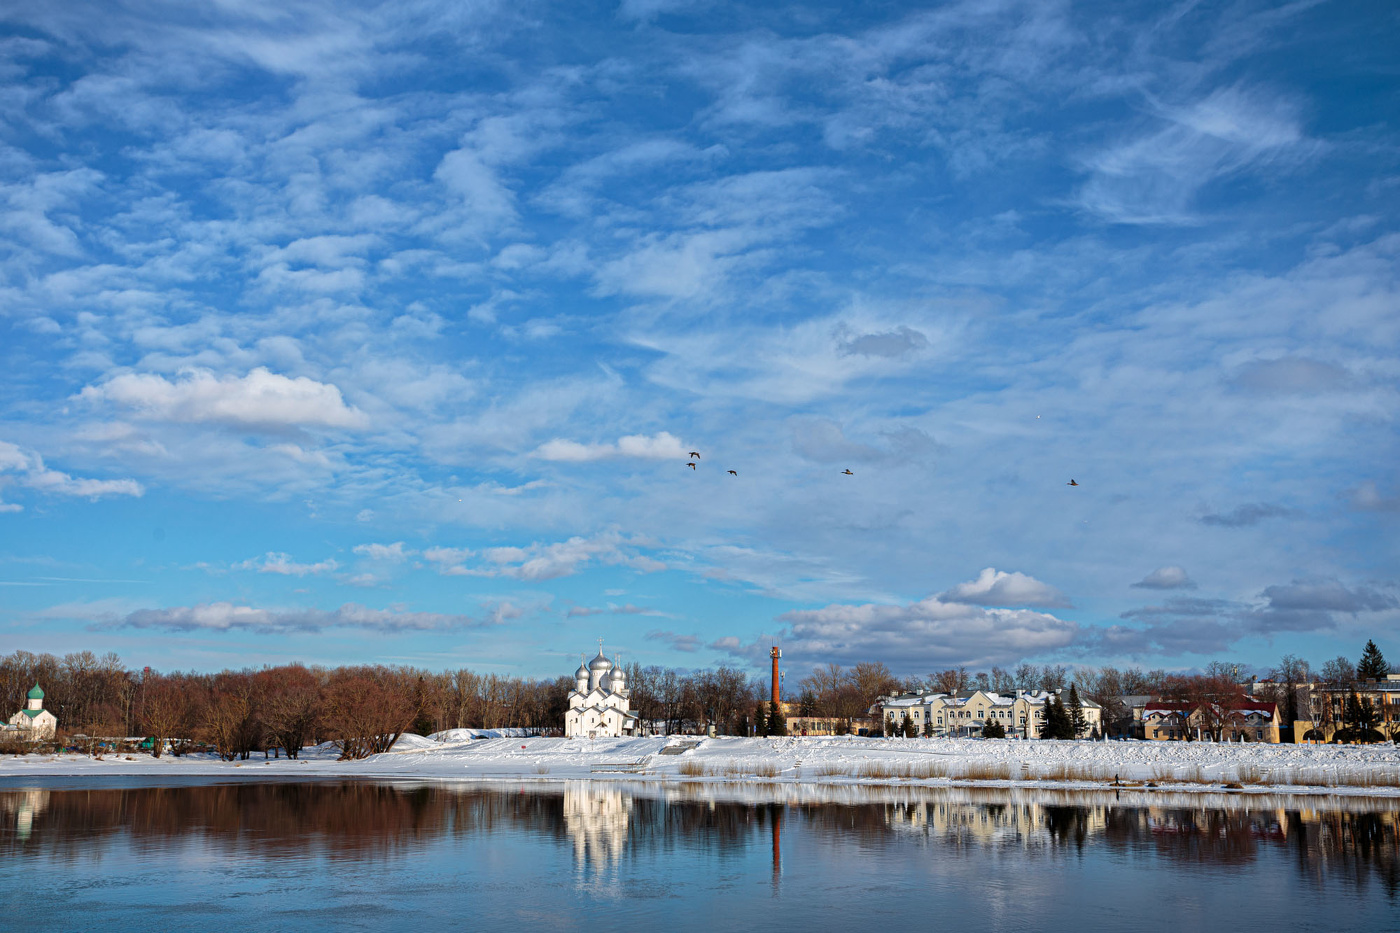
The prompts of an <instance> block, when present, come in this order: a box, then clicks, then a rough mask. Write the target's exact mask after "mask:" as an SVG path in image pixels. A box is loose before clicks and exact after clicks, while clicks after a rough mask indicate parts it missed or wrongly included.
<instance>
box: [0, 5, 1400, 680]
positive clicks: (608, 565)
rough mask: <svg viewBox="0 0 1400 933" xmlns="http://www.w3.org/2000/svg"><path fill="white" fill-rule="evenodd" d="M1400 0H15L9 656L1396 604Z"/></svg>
mask: <svg viewBox="0 0 1400 933" xmlns="http://www.w3.org/2000/svg"><path fill="white" fill-rule="evenodd" d="M1398 17H1400V14H1397V13H1396V11H1395V9H1394V7H1393V6H1391V5H1389V4H1380V3H1376V4H1343V3H1309V2H1301V3H1292V4H1265V3H1181V4H1177V5H1167V4H1160V3H1142V4H1124V3H1108V4H1098V5H1090V4H1070V3H1057V2H1045V0H1035V2H1026V3H1019V2H1012V0H1004V2H961V3H950V4H943V5H933V4H930V5H916V4H889V3H884V4H861V5H841V4H834V3H812V4H802V5H771V6H769V5H764V6H762V8H753V7H752V6H733V5H728V4H723V3H718V2H694V3H691V2H681V0H624V2H622V3H621V4H577V3H559V4H541V3H533V2H529V0H526V2H513V3H500V4H497V3H489V2H484V3H437V2H427V0H409V2H402V0H400V2H395V3H390V4H384V5H371V4H351V3H336V4H330V3H299V2H288V0H278V2H275V3H273V2H266V3H264V2H257V0H249V2H238V3H213V4H204V5H201V6H200V7H199V8H197V9H193V8H191V7H190V5H188V4H183V3H173V2H171V3H155V4H134V3H112V2H102V3H81V2H73V3H64V4H30V5H20V6H15V5H11V6H10V7H9V8H7V9H6V10H4V11H0V34H2V35H3V40H0V41H2V42H3V54H0V69H2V70H0V503H3V504H0V649H3V650H12V649H14V648H27V649H30V650H47V651H55V652H64V651H70V650H76V649H83V648H90V649H93V650H98V651H105V650H115V651H118V652H120V653H121V654H122V656H123V657H124V658H126V659H127V660H128V661H129V662H130V663H138V664H151V665H153V666H157V667H161V668H176V667H178V668H196V669H217V668H222V667H225V666H243V665H260V664H264V663H277V662H282V661H287V660H303V661H307V662H317V663H332V664H334V663H358V662H366V661H384V662H391V663H408V664H415V665H422V666H426V667H430V668H448V667H457V666H469V667H474V668H477V669H481V670H496V671H500V672H504V673H521V674H528V675H554V674H556V673H559V672H561V671H562V672H567V670H570V669H572V666H573V661H572V660H571V659H572V658H573V656H574V655H576V654H577V653H578V652H580V651H585V650H589V649H591V648H592V647H593V646H594V645H595V639H596V638H598V637H600V636H601V637H604V638H606V639H607V644H608V645H609V646H610V647H612V648H616V649H620V650H621V651H622V652H623V654H624V660H638V661H641V662H643V663H654V664H666V665H675V666H681V667H702V666H708V665H712V664H717V663H737V664H742V665H749V664H761V661H760V660H759V659H760V657H761V656H762V655H763V654H766V647H767V645H769V644H770V643H772V642H773V639H779V640H780V641H781V643H782V644H783V646H784V649H785V652H786V656H787V658H788V667H789V669H790V670H793V671H795V672H797V673H799V674H800V673H803V672H804V670H805V669H806V668H807V667H808V666H810V665H811V664H814V663H824V662H826V661H836V662H839V663H842V664H850V663H854V662H856V661H860V660H882V661H885V662H887V663H888V664H890V666H891V667H892V668H893V669H895V670H896V672H898V673H901V674H911V675H917V674H927V673H929V672H930V671H933V670H936V669H941V668H944V667H947V666H950V665H959V664H965V665H967V666H968V667H969V668H971V669H973V670H977V669H986V668H988V667H989V666H990V665H993V664H1001V665H1003V666H1011V665H1014V664H1016V663H1017V662H1020V661H1035V662H1038V663H1046V662H1054V663H1064V664H1071V665H1074V664H1105V663H1112V664H1142V665H1145V666H1152V667H1158V666H1164V667H1169V668H1189V667H1193V666H1197V665H1200V664H1203V663H1204V662H1205V661H1208V660H1210V659H1213V658H1230V659H1239V660H1242V661H1245V662H1248V663H1253V664H1257V665H1260V666H1261V667H1263V666H1267V665H1268V664H1270V663H1272V661H1273V660H1275V659H1276V658H1277V657H1279V656H1280V655H1282V654H1283V653H1285V652H1293V653H1297V654H1301V655H1303V656H1305V657H1309V658H1311V659H1313V660H1314V661H1316V662H1319V663H1320V662H1321V661H1322V660H1324V659H1326V658H1329V657H1332V656H1335V655H1336V654H1337V653H1339V652H1343V653H1347V654H1350V655H1353V656H1354V655H1355V654H1357V652H1358V651H1359V648H1360V646H1361V645H1362V644H1364V641H1365V639H1366V638H1367V637H1371V636H1374V637H1376V638H1377V640H1378V641H1379V642H1380V643H1381V646H1382V648H1386V647H1387V645H1388V642H1387V641H1386V636H1387V634H1388V633H1390V632H1393V631H1394V630H1395V625H1396V623H1397V622H1400V569H1397V568H1400V534H1397V531H1400V469H1397V464H1400V444H1397V440H1396V418H1397V414H1398V413H1400V393H1398V392H1397V382H1398V381H1400V354H1397V350H1398V349H1400V283H1397V269H1398V268H1400V266H1398V265H1397V260H1400V210H1398V209H1397V208H1400V147H1398V146H1397V143H1400V132H1398V131H1397V126H1396V115H1397V113H1400V64H1397V60H1396V57H1395V54H1394V50H1395V49H1396V48H1397V47H1400V18H1398ZM691 450H697V451H699V452H700V453H701V455H702V457H701V460H700V462H699V467H698V469H695V470H693V471H692V470H691V469H688V468H687V467H686V466H685V462H686V459H687V454H688V452H689V451H691ZM847 469H849V470H851V471H852V472H853V474H854V475H851V476H848V475H845V474H844V473H842V472H841V471H843V470H847ZM728 470H735V471H736V472H737V474H738V475H737V476H732V475H730V474H729V473H728V472H727V471H728ZM1071 478H1074V479H1075V480H1077V482H1078V483H1079V484H1080V485H1078V486H1076V487H1070V486H1067V485H1066V483H1067V482H1068V480H1069V479H1071ZM1392 650H1393V652H1395V653H1396V654H1397V655H1400V644H1397V645H1395V646H1394V648H1393V649H1392Z"/></svg>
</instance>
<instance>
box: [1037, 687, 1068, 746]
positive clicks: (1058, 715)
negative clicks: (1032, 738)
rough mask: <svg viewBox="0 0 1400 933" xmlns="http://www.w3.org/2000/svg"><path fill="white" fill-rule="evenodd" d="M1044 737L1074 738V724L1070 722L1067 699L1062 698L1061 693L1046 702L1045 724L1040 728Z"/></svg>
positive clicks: (1041, 735)
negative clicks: (1066, 707)
mask: <svg viewBox="0 0 1400 933" xmlns="http://www.w3.org/2000/svg"><path fill="white" fill-rule="evenodd" d="M1040 737H1041V738H1042V739H1072V738H1074V725H1073V724H1072V723H1071V722H1070V718H1069V710H1067V709H1065V701H1064V700H1062V699H1060V695H1059V694H1055V697H1054V699H1052V700H1049V701H1048V702H1046V704H1045V726H1044V728H1042V729H1041V730H1040Z"/></svg>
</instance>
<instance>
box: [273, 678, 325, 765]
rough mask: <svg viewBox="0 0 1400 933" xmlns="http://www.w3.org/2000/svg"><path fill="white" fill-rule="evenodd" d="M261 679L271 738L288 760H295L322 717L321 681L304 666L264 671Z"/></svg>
mask: <svg viewBox="0 0 1400 933" xmlns="http://www.w3.org/2000/svg"><path fill="white" fill-rule="evenodd" d="M258 680H259V681H260V682H261V683H260V689H259V691H258V692H259V695H260V696H261V703H262V722H263V726H264V728H265V729H266V730H267V735H268V738H269V739H270V740H271V741H272V742H273V743H275V744H277V745H279V746H281V747H282V749H283V750H284V751H286V753H287V757H288V758H293V759H295V758H297V757H299V756H300V755H301V750H302V748H303V747H304V746H305V745H306V741H307V739H308V738H310V737H311V736H312V735H313V733H314V732H315V727H316V721H317V719H318V718H319V717H320V715H321V684H320V678H319V677H318V676H317V675H316V674H314V673H313V672H311V671H310V670H308V669H306V668H305V667H303V666H302V665H300V664H292V665H289V666H287V667H279V668H273V669H271V670H267V671H262V672H260V673H259V674H258Z"/></svg>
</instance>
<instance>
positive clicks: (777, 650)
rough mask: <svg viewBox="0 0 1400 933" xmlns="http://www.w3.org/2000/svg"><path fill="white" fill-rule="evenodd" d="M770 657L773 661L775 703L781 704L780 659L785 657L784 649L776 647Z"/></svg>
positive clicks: (769, 653)
mask: <svg viewBox="0 0 1400 933" xmlns="http://www.w3.org/2000/svg"><path fill="white" fill-rule="evenodd" d="M768 656H769V657H770V658H772V659H773V702H774V703H781V702H782V698H781V697H779V696H778V659H779V658H781V657H782V656H783V649H781V648H779V647H778V646H777V645H774V646H773V650H772V651H770V652H768Z"/></svg>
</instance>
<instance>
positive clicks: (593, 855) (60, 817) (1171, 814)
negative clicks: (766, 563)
mask: <svg viewBox="0 0 1400 933" xmlns="http://www.w3.org/2000/svg"><path fill="white" fill-rule="evenodd" d="M0 813H3V814H4V821H3V823H4V832H3V834H0V859H5V858H14V857H20V856H22V857H23V858H25V859H26V860H28V861H30V862H31V863H35V864H37V863H38V862H39V861H42V860H48V861H50V862H54V863H60V864H59V866H58V867H60V868H65V869H66V870H68V871H70V872H71V873H73V874H75V875H79V874H81V872H82V871H84V870H85V869H84V867H83V866H84V864H85V863H88V862H92V861H94V860H96V861H100V860H102V859H103V858H104V852H106V851H107V850H106V849H105V848H104V845H107V846H109V847H111V848H112V849H113V851H116V849H117V848H118V847H121V849H122V851H128V850H134V851H135V852H137V853H138V854H139V853H142V852H146V853H152V854H155V855H158V854H160V853H169V852H173V851H176V848H177V844H192V845H197V846H200V847H202V848H201V849H200V851H201V852H212V853H214V854H216V855H218V857H219V858H222V859H234V858H235V857H236V858H240V859H250V858H251V859H256V860H258V861H259V862H260V863H266V862H273V863H275V862H277V861H278V860H306V859H308V858H316V859H324V860H326V862H327V863H329V864H335V863H337V862H341V863H343V862H347V861H375V862H381V863H384V864H392V863H393V862H395V861H404V860H407V859H409V858H411V857H419V856H420V854H421V853H422V852H424V851H428V850H429V849H430V848H431V847H433V846H435V845H439V844H441V843H452V842H453V841H460V840H468V839H474V838H478V837H480V838H485V839H491V840H495V839H497V838H502V837H504V836H506V835H510V834H515V835H516V836H519V835H520V834H524V835H525V836H526V837H528V838H531V839H537V840H540V841H541V842H543V843H544V844H546V845H548V846H552V847H555V848H560V847H562V848H563V850H564V852H566V853H567V852H568V851H569V849H572V853H571V854H572V858H571V859H569V860H568V861H569V862H570V863H571V864H572V865H573V866H574V868H575V869H576V870H578V871H581V872H583V873H584V874H585V875H586V879H580V880H581V881H586V880H588V879H591V881H588V883H590V884H591V883H592V881H597V880H600V879H601V880H605V881H606V882H607V883H606V884H603V885H594V886H593V888H592V889H591V890H592V891H593V893H594V894H595V895H596V896H598V897H622V896H626V894H627V892H628V891H629V890H631V889H636V888H637V885H638V882H637V881H636V880H635V879H634V880H632V881H631V882H625V881H624V880H623V876H624V875H628V874H629V873H631V874H635V873H636V871H637V869H636V867H635V866H638V865H652V866H656V865H667V864H672V863H675V862H676V860H677V859H682V858H690V859H694V858H697V857H700V858H703V859H704V860H706V864H709V865H713V866H716V867H714V869H713V870H714V871H715V872H717V877H723V878H744V877H748V878H752V879H754V880H757V879H756V878H755V875H757V874H758V873H759V872H762V873H763V875H769V872H770V871H771V876H770V880H769V881H768V884H769V885H771V890H772V894H773V896H774V897H778V896H781V895H784V894H787V893H788V892H786V891H782V890H780V887H779V882H780V881H782V882H783V887H784V888H790V887H791V886H792V885H793V884H794V883H804V882H806V883H810V879H808V878H805V877H804V876H805V875H809V874H810V873H812V872H814V871H816V870H819V869H820V866H822V865H823V864H827V865H829V866H830V867H829V868H827V869H825V870H829V871H831V872H833V873H834V874H835V875H837V876H839V875H840V874H841V872H842V869H843V864H848V863H849V862H848V861H847V860H849V859H850V858H851V853H852V852H853V851H854V852H857V853H859V854H860V856H861V857H862V858H863V859H881V858H884V859H889V860H896V861H897V862H898V863H899V864H900V865H901V866H903V867H902V868H901V870H906V871H915V870H921V871H924V872H929V871H934V870H943V869H941V868H939V866H952V865H954V864H956V862H957V860H958V859H959V858H960V857H961V858H975V857H977V856H978V854H979V853H982V854H994V855H995V856H996V857H997V858H998V859H1000V860H1005V859H1006V858H1008V857H1014V858H1018V859H1029V860H1033V861H1035V860H1038V861H1047V860H1048V861H1049V862H1051V863H1062V864H1064V863H1068V864H1073V863H1077V862H1079V861H1081V860H1083V859H1086V858H1102V857H1104V856H1114V857H1117V858H1124V859H1128V860H1129V861H1130V862H1132V863H1134V864H1143V865H1151V866H1154V867H1155V868H1154V870H1160V869H1166V870H1175V871H1181V872H1187V873H1190V872H1194V870H1195V867H1197V866H1205V867H1208V868H1209V870H1208V871H1207V872H1206V873H1205V876H1206V877H1211V878H1219V879H1222V881H1221V883H1225V881H1226V880H1228V879H1229V878H1231V877H1233V875H1232V873H1231V871H1226V872H1222V871H1221V870H1220V869H1231V870H1232V871H1233V870H1235V869H1241V868H1250V867H1253V866H1256V865H1259V866H1260V868H1261V871H1264V870H1267V873H1268V874H1269V875H1270V876H1271V877H1274V876H1278V875H1279V873H1280V870H1281V869H1282V867H1283V866H1292V867H1291V869H1284V870H1285V871H1287V872H1290V873H1292V874H1293V875H1294V877H1295V879H1296V883H1300V884H1302V885H1303V886H1305V887H1306V888H1308V889H1309V890H1310V891H1312V892H1335V890H1337V889H1338V888H1340V889H1342V890H1351V891H1356V892H1363V891H1365V890H1366V889H1367V888H1368V886H1370V885H1372V884H1373V883H1375V882H1378V883H1379V890H1380V891H1383V892H1384V894H1385V895H1386V896H1387V897H1388V898H1393V897H1394V896H1395V894H1396V891H1397V887H1400V858H1398V857H1397V856H1398V855H1400V801H1396V800H1362V799H1358V798H1345V797H1331V798H1298V797H1281V796H1269V795H1257V796H1233V795H1224V794H1220V795H1187V794H1147V793H1142V794H1137V795H1134V796H1126V795H1125V796H1124V797H1122V798H1121V799H1120V798H1119V797H1117V796H1116V795H1114V794H1112V793H1103V792H1089V793H1082V792H1080V793H1076V792H1069V791H1037V790H1031V789H985V790H979V789H972V788H918V787H903V788H901V787H884V788H877V787H834V788H826V789H822V788H819V787H798V788H791V787H788V788H782V787H774V786H771V785H770V786H767V787H764V786H747V787H746V786H742V785H737V786H727V787H726V786H721V785H715V784H705V783H683V784H673V785H655V784H648V785H643V784H625V783H608V784H602V783H592V782H573V783H566V784H562V785H561V784H543V783H541V784H532V785H522V786H516V787H502V786H501V785H499V784H497V785H491V786H484V785H471V784H463V785H444V784H403V783H398V784H396V783H373V782H345V783H335V782H326V783H266V784H259V783H247V784H222V785H212V786H211V785H204V786H178V787H158V788H136V789H83V790H57V789H43V788H23V789H16V790H10V791H0ZM784 844H787V845H788V846H789V850H790V851H789V852H788V853H787V854H788V856H789V858H794V859H797V861H796V862H794V865H795V866H796V867H791V866H790V867H789V868H788V870H787V872H786V877H784V875H785V866H784V854H785V853H784V849H783V846H784ZM919 850H926V851H924V852H923V853H922V857H917V858H916V857H913V856H916V855H919V854H920V852H919ZM770 851H771V855H770ZM1115 854H1116V855H1115ZM566 858H567V856H566ZM770 858H771V869H770V868H769V867H768V866H767V865H766V864H762V863H767V862H768V861H769V860H770ZM814 859H815V860H818V861H813V860H814ZM820 859H826V862H825V863H823V862H821V861H820ZM760 860H761V862H760ZM920 865H923V866H927V867H926V868H923V869H918V868H917V866H920ZM814 866H817V867H814ZM911 866H912V867H911ZM46 867H49V868H53V867H55V866H53V865H49V866H46ZM1191 877H1192V878H1193V879H1195V878H1197V877H1198V875H1197V874H1192V875H1191ZM659 883H660V882H658V884H659ZM736 883H737V882H736ZM911 883H926V881H917V880H916V881H914V882H911ZM1199 883H1200V882H1199V881H1196V880H1193V881H1192V884H1193V885H1194V884H1199ZM629 885H630V887H629Z"/></svg>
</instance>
